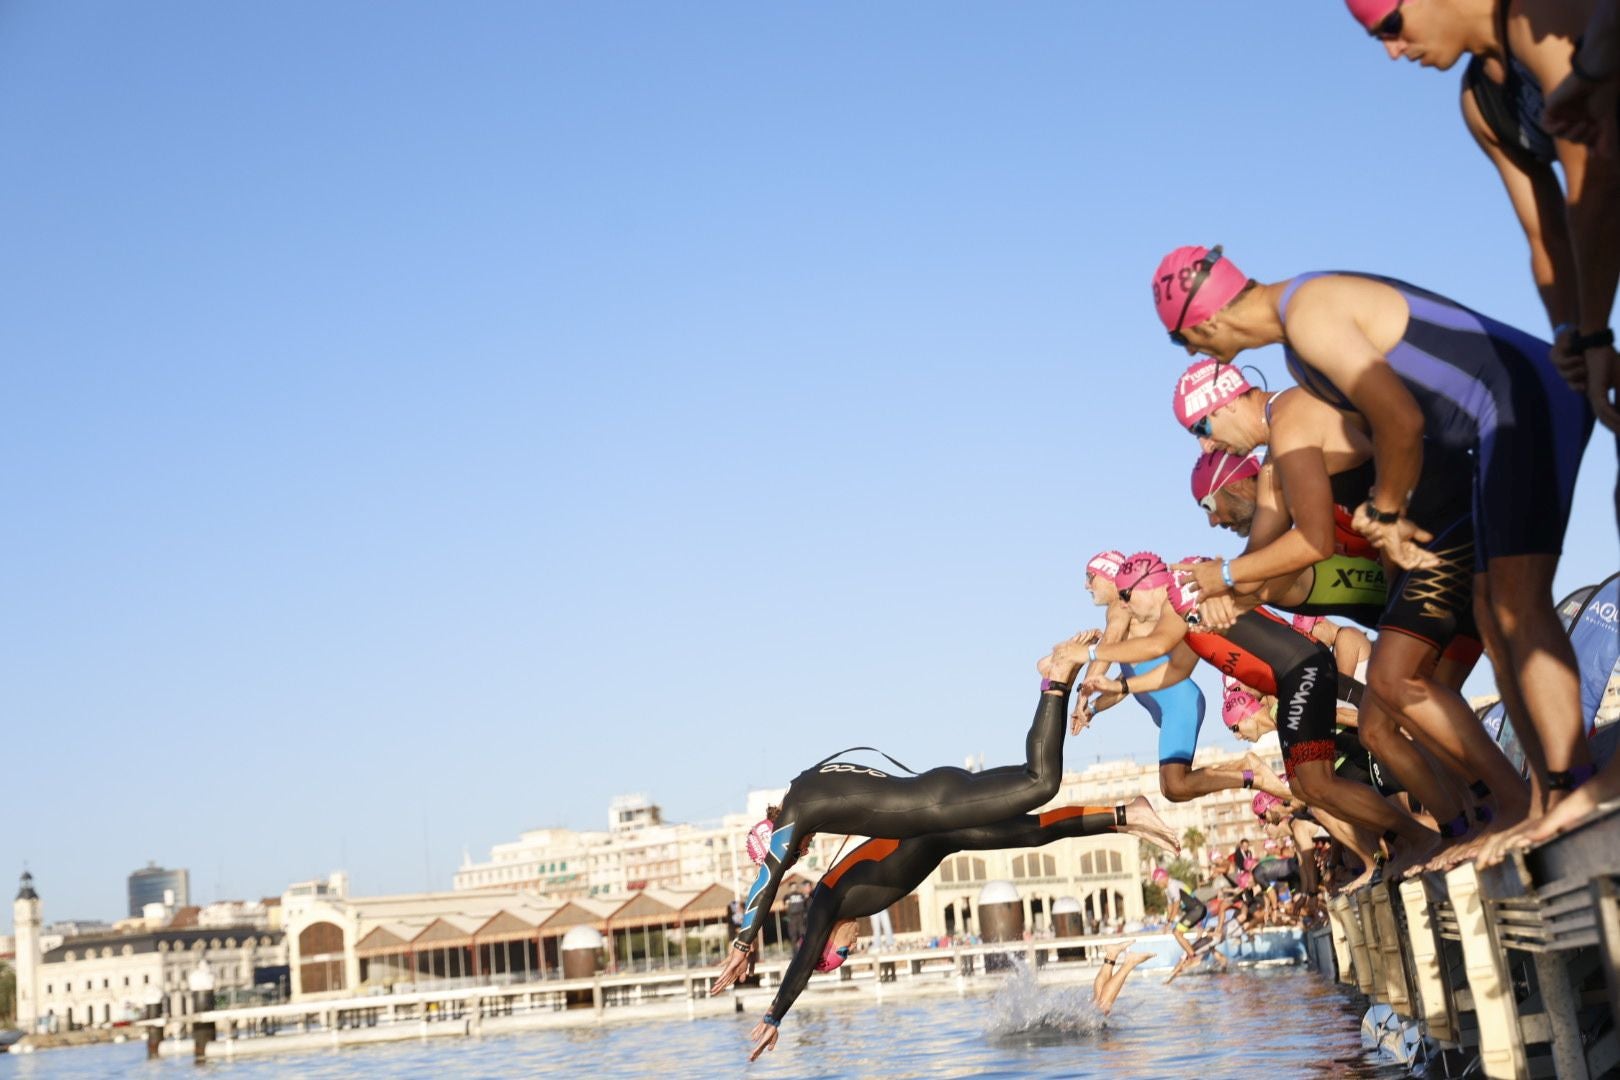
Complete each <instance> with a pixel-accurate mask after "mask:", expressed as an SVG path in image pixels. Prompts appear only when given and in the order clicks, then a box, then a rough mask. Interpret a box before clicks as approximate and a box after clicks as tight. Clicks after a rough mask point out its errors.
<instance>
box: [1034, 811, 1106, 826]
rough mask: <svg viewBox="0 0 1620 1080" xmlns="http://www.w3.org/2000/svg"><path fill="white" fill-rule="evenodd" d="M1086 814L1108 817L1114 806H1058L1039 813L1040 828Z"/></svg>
mask: <svg viewBox="0 0 1620 1080" xmlns="http://www.w3.org/2000/svg"><path fill="white" fill-rule="evenodd" d="M1087 814H1107V815H1108V816H1109V817H1113V815H1114V808H1113V807H1112V806H1060V807H1058V808H1057V809H1056V810H1048V811H1047V812H1046V813H1044V814H1041V815H1040V819H1041V828H1043V829H1044V828H1046V827H1047V826H1048V825H1056V824H1057V823H1058V822H1060V821H1068V820H1069V819H1070V818H1077V817H1084V816H1085V815H1087Z"/></svg>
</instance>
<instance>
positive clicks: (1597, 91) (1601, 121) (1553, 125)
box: [1541, 71, 1617, 157]
mask: <svg viewBox="0 0 1620 1080" xmlns="http://www.w3.org/2000/svg"><path fill="white" fill-rule="evenodd" d="M1616 91H1617V87H1616V83H1615V80H1614V79H1605V80H1603V81H1601V82H1590V81H1588V80H1586V79H1582V78H1580V77H1579V76H1577V75H1576V74H1575V73H1574V72H1573V71H1571V72H1570V73H1569V74H1568V75H1566V76H1564V81H1563V82H1561V83H1559V84H1558V85H1557V86H1555V87H1553V89H1552V93H1550V94H1548V95H1547V97H1546V100H1545V101H1544V102H1543V103H1542V108H1541V125H1542V127H1544V128H1546V129H1547V131H1548V132H1549V133H1550V134H1553V135H1556V136H1558V137H1559V138H1560V139H1568V140H1569V141H1570V142H1578V143H1585V144H1586V145H1587V146H1590V147H1592V148H1593V149H1594V150H1595V151H1596V152H1597V153H1598V155H1599V156H1601V157H1614V156H1615V151H1616V149H1617V147H1616V145H1615V142H1616V140H1615V134H1616V132H1615V121H1614V117H1615V95H1616Z"/></svg>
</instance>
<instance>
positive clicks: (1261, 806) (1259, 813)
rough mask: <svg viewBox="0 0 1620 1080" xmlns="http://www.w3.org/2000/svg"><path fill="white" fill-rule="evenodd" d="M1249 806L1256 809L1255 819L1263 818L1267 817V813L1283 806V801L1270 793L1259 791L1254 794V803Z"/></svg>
mask: <svg viewBox="0 0 1620 1080" xmlns="http://www.w3.org/2000/svg"><path fill="white" fill-rule="evenodd" d="M1249 805H1250V806H1251V807H1252V808H1253V809H1254V816H1255V817H1257V818H1263V817H1265V816H1266V811H1268V810H1271V809H1273V808H1275V807H1278V806H1281V805H1282V800H1281V799H1279V798H1277V796H1275V795H1273V794H1271V793H1270V792H1269V791H1257V792H1255V793H1254V801H1253V802H1252V803H1250V804H1249Z"/></svg>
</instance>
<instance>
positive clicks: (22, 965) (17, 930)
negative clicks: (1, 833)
mask: <svg viewBox="0 0 1620 1080" xmlns="http://www.w3.org/2000/svg"><path fill="white" fill-rule="evenodd" d="M11 926H12V932H13V933H14V934H15V935H16V939H17V960H16V964H17V1026H18V1027H19V1028H21V1029H22V1030H24V1031H26V1032H29V1033H32V1032H33V1031H34V1030H35V1029H36V1028H37V1026H38V1024H39V1011H40V1010H39V1007H40V1002H39V965H40V951H39V930H40V917H39V894H38V893H36V892H35V891H34V877H33V875H32V874H30V873H29V872H28V871H26V870H24V871H23V875H22V881H21V883H20V887H19V888H18V889H17V902H16V903H15V904H13V905H12V907H11Z"/></svg>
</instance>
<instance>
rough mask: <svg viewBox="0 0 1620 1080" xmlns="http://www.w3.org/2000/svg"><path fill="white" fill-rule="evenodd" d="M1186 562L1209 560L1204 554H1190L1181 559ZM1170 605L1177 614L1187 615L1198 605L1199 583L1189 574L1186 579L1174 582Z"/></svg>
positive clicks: (1171, 587)
mask: <svg viewBox="0 0 1620 1080" xmlns="http://www.w3.org/2000/svg"><path fill="white" fill-rule="evenodd" d="M1181 561H1182V562H1184V563H1195V562H1209V559H1208V557H1206V556H1203V555H1189V556H1187V557H1186V558H1185V559H1182V560H1181ZM1169 599H1170V606H1171V608H1173V609H1174V610H1175V613H1176V614H1177V615H1180V616H1181V617H1182V618H1186V617H1187V613H1188V612H1190V611H1192V610H1193V609H1194V608H1196V607H1198V585H1197V583H1195V582H1194V581H1193V579H1192V577H1191V575H1189V576H1188V577H1187V580H1186V581H1177V582H1173V583H1172V584H1171V586H1170V596H1169Z"/></svg>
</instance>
